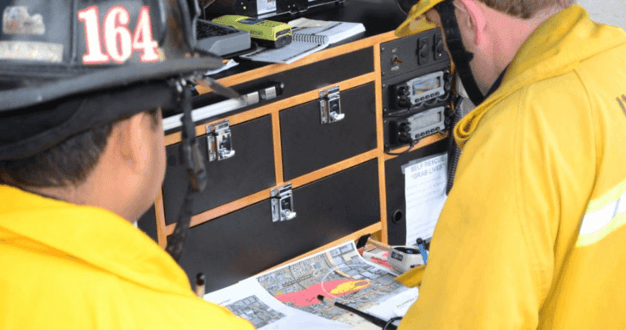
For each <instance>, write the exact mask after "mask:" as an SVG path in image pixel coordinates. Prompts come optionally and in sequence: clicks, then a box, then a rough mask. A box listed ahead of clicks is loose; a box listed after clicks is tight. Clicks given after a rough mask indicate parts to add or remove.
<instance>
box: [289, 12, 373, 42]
mask: <svg viewBox="0 0 626 330" xmlns="http://www.w3.org/2000/svg"><path fill="white" fill-rule="evenodd" d="M289 25H291V30H292V31H293V34H294V35H296V34H310V35H319V36H327V37H328V42H329V43H330V44H334V43H336V42H338V41H341V40H344V39H347V38H349V37H352V36H354V35H357V34H359V33H361V32H364V31H365V26H364V25H363V23H351V22H334V21H316V20H309V19H307V18H299V19H297V20H293V21H291V22H289Z"/></svg>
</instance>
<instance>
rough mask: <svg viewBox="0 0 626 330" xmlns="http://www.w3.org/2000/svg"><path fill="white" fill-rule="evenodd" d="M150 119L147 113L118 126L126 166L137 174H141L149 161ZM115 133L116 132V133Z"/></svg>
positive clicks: (137, 115)
mask: <svg viewBox="0 0 626 330" xmlns="http://www.w3.org/2000/svg"><path fill="white" fill-rule="evenodd" d="M150 120H151V119H150V118H148V116H147V114H146V113H145V112H141V113H138V114H135V115H133V116H132V117H129V118H128V119H126V120H123V121H121V122H119V123H118V124H117V127H116V130H117V134H118V142H119V148H120V154H121V156H122V158H123V161H124V164H125V165H126V166H128V167H129V169H130V170H132V171H133V172H135V173H141V172H142V171H144V169H145V168H146V165H147V164H146V162H148V161H149V152H148V150H147V148H148V147H149V143H148V140H147V139H149V136H148V135H149V133H150V132H148V131H146V130H150V129H151V126H150ZM114 133H115V132H114Z"/></svg>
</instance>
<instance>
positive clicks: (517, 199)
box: [396, 0, 626, 330]
mask: <svg viewBox="0 0 626 330" xmlns="http://www.w3.org/2000/svg"><path fill="white" fill-rule="evenodd" d="M431 23H434V24H436V25H438V26H442V27H443V28H444V30H445V35H446V43H447V47H448V49H449V51H450V53H451V55H452V57H453V60H454V62H455V64H456V66H457V68H458V72H459V74H460V76H461V80H462V82H463V86H464V87H465V89H466V90H467V91H468V94H469V96H470V97H471V99H472V100H473V101H474V103H475V104H476V105H477V107H476V108H475V109H474V110H473V111H471V112H470V113H469V114H468V115H467V116H466V117H465V118H463V120H461V121H460V123H459V124H458V125H457V126H456V127H455V130H454V138H455V139H456V142H457V144H458V145H459V146H460V147H461V150H462V154H461V157H460V160H459V163H458V169H457V174H456V178H455V182H454V185H453V187H452V189H451V191H450V193H449V195H448V199H447V201H446V204H445V206H444V208H443V211H442V214H441V216H440V218H439V221H438V223H437V227H436V229H435V233H434V235H433V238H432V244H431V254H430V255H429V258H428V265H427V266H426V268H425V271H424V272H423V278H421V279H420V278H418V277H419V276H421V274H419V271H416V272H415V273H414V274H411V273H408V274H405V275H404V276H403V277H404V278H405V279H407V282H413V283H418V282H421V287H420V295H419V299H418V300H417V301H416V303H415V304H414V305H413V306H411V308H410V309H409V311H408V313H407V314H406V316H405V318H404V319H403V321H402V323H401V325H400V329H403V330H408V329H411V330H415V329H577V330H581V329H626V294H624V293H626V279H625V277H624V274H626V33H624V31H623V30H621V29H618V28H615V27H611V26H607V25H602V24H597V23H595V22H593V21H591V20H590V19H589V17H588V14H587V12H586V11H585V10H584V9H583V8H582V7H580V6H578V5H575V4H572V3H571V1H564V0H542V1H537V0H520V1H511V0H445V1H442V0H421V1H419V2H418V3H417V4H415V5H414V6H413V7H412V9H411V11H410V14H409V18H408V19H407V21H406V22H405V23H403V24H402V25H401V26H400V27H399V28H398V29H397V30H396V34H397V35H400V36H403V35H408V34H411V33H415V32H418V31H420V30H421V29H424V28H428V27H430V26H432V24H431Z"/></svg>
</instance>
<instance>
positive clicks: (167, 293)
mask: <svg viewBox="0 0 626 330" xmlns="http://www.w3.org/2000/svg"><path fill="white" fill-rule="evenodd" d="M0 329H3V330H4V329H20V330H22V329H36V330H41V329H64V330H70V329H76V330H79V329H80V330H85V329H150V330H154V329H168V330H172V329H185V330H192V329H203V330H205V329H219V330H224V329H232V330H234V329H238V330H241V329H245V330H248V329H253V327H252V325H251V324H250V323H249V322H248V321H245V320H243V319H240V318H238V317H236V316H234V315H233V314H232V313H231V312H230V311H229V310H227V309H226V308H223V307H220V306H216V305H213V304H210V303H208V302H206V301H204V300H202V299H200V298H198V297H196V296H195V295H194V293H193V292H192V291H191V288H190V286H189V281H188V280H187V276H186V275H185V273H184V272H183V270H182V269H181V268H180V267H179V266H178V265H177V264H176V262H175V261H174V260H173V259H172V258H170V256H169V255H168V254H167V253H166V252H165V251H164V250H163V249H161V248H160V247H159V246H158V245H157V244H156V243H155V242H154V241H152V240H151V239H150V238H149V237H148V236H146V235H145V234H144V233H142V232H141V231H139V230H138V229H137V228H135V227H133V225H132V224H131V223H129V222H128V221H126V220H124V219H122V218H120V217H119V216H117V215H115V214H113V213H111V212H108V211H106V210H103V209H100V208H95V207H88V206H77V205H73V204H68V203H65V202H61V201H56V200H52V199H48V198H44V197H40V196H37V195H33V194H30V193H26V192H23V191H21V190H18V189H15V188H12V187H8V186H3V185H0Z"/></svg>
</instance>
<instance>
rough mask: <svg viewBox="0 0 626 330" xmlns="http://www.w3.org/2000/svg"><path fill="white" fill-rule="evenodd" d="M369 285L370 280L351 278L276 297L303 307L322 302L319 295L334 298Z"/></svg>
mask: <svg viewBox="0 0 626 330" xmlns="http://www.w3.org/2000/svg"><path fill="white" fill-rule="evenodd" d="M369 285H370V281H367V280H355V279H351V278H349V279H342V280H335V281H328V282H322V283H317V284H313V285H311V286H310V287H308V288H306V289H303V290H300V291H296V292H288V293H283V294H280V295H276V296H275V298H276V299H278V300H280V301H281V302H291V303H293V304H294V305H296V306H299V307H303V306H310V305H315V304H318V303H320V301H319V300H317V295H320V294H321V295H323V296H324V297H326V298H329V299H334V298H338V297H342V296H345V295H347V294H349V293H352V292H356V291H359V290H361V289H363V288H366V287H368V286H369Z"/></svg>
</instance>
